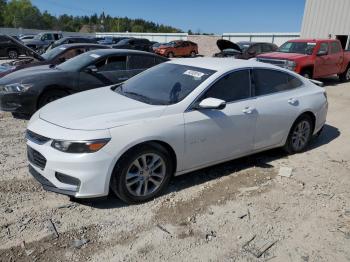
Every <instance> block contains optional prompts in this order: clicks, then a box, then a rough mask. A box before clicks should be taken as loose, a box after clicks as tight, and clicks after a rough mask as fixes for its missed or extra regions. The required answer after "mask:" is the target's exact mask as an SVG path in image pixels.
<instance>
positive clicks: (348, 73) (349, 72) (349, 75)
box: [339, 66, 350, 82]
mask: <svg viewBox="0 0 350 262" xmlns="http://www.w3.org/2000/svg"><path fill="white" fill-rule="evenodd" d="M339 80H340V81H342V82H348V81H350V66H348V67H347V68H346V70H345V72H344V73H341V74H339Z"/></svg>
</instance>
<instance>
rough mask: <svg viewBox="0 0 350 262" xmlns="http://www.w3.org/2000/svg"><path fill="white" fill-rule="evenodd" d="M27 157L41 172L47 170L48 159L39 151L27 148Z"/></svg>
mask: <svg viewBox="0 0 350 262" xmlns="http://www.w3.org/2000/svg"><path fill="white" fill-rule="evenodd" d="M27 156H28V160H29V162H30V163H31V164H33V165H34V166H37V167H39V168H40V169H41V170H44V169H45V166H46V158H45V157H44V156H43V155H42V154H40V153H39V152H38V151H36V150H34V149H33V148H31V147H29V146H27Z"/></svg>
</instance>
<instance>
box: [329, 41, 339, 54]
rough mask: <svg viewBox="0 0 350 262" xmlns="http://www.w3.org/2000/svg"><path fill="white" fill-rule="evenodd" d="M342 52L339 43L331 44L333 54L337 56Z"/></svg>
mask: <svg viewBox="0 0 350 262" xmlns="http://www.w3.org/2000/svg"><path fill="white" fill-rule="evenodd" d="M340 51H341V47H340V45H339V43H338V42H331V54H336V53H339V52H340Z"/></svg>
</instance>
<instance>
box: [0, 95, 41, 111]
mask: <svg viewBox="0 0 350 262" xmlns="http://www.w3.org/2000/svg"><path fill="white" fill-rule="evenodd" d="M35 110H36V96H35V95H34V94H29V93H8V94H6V93H5V94H4V93H1V94H0V111H5V112H12V113H20V114H26V115H32V114H33V113H34V112H35Z"/></svg>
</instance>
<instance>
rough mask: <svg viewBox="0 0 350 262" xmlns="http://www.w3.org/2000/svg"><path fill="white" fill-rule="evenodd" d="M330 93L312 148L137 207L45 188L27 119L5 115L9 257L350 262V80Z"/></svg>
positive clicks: (217, 174)
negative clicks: (29, 150)
mask: <svg viewBox="0 0 350 262" xmlns="http://www.w3.org/2000/svg"><path fill="white" fill-rule="evenodd" d="M327 90H328V97H329V102H330V108H329V116H328V123H327V125H326V127H325V130H324V133H323V134H322V135H321V137H320V138H319V139H317V140H314V141H313V142H312V145H311V147H310V149H309V150H308V151H307V152H305V153H303V154H298V155H293V156H286V155H285V154H284V153H283V152H282V151H281V150H272V151H269V152H266V153H262V154H258V155H254V156H251V157H247V158H243V159H239V160H235V161H231V162H228V163H225V164H222V165H219V166H215V167H212V168H208V169H205V170H201V171H198V172H195V173H192V174H189V175H184V176H181V177H177V178H175V179H174V180H173V182H172V185H171V187H170V189H169V190H168V192H167V193H166V194H165V195H164V196H162V197H159V198H158V199H156V200H154V201H152V202H149V203H146V204H142V205H134V206H127V205H124V204H123V203H121V202H120V201H119V200H118V199H116V198H115V197H113V196H110V197H108V198H107V199H100V200H89V201H81V202H80V203H74V202H70V200H69V199H68V198H67V197H65V196H61V195H57V194H54V193H48V192H45V191H43V190H42V189H41V187H40V186H39V185H38V184H37V182H36V181H35V180H34V179H33V178H31V177H30V175H29V174H28V171H27V161H26V153H25V149H26V145H25V139H24V137H23V136H24V131H25V128H26V124H27V122H26V121H24V120H16V119H13V118H12V117H11V115H10V114H5V113H0V214H1V215H0V261H107V260H112V261H141V260H144V261H161V260H162V261H163V260H166V261H267V260H269V261H318V262H319V261H350V190H349V189H350V176H349V170H350V162H349V161H350V145H349V139H350V121H349V115H350V106H349V105H350V84H338V82H337V81H335V80H333V81H332V80H330V81H328V82H327ZM280 167H291V168H293V172H292V176H291V177H281V176H279V175H278V172H279V169H280ZM265 250H266V251H265Z"/></svg>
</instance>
